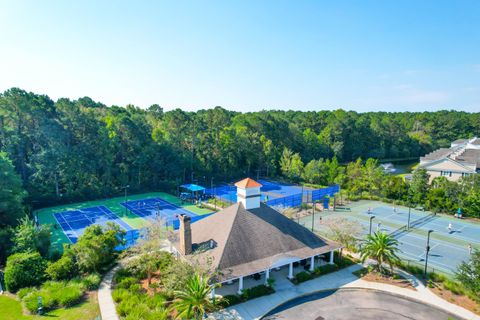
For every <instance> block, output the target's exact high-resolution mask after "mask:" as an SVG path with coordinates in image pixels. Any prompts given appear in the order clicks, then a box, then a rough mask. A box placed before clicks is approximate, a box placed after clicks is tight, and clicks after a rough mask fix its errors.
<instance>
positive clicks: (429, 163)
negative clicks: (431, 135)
mask: <svg viewBox="0 0 480 320" xmlns="http://www.w3.org/2000/svg"><path fill="white" fill-rule="evenodd" d="M419 168H424V169H425V170H427V172H428V174H429V175H430V182H431V181H432V180H433V179H434V178H436V177H445V178H447V179H448V180H450V181H458V180H459V179H460V178H461V177H465V176H468V175H471V174H476V173H478V172H480V139H479V138H477V137H474V138H472V139H459V140H455V141H453V142H452V143H451V145H450V148H440V149H437V150H435V151H433V152H431V153H429V154H427V155H425V156H424V157H421V158H420V165H419Z"/></svg>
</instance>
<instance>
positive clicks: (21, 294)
mask: <svg viewBox="0 0 480 320" xmlns="http://www.w3.org/2000/svg"><path fill="white" fill-rule="evenodd" d="M35 290H37V289H35V288H33V287H29V288H22V289H20V290H18V292H17V296H18V298H19V299H20V300H22V299H23V298H24V297H25V296H27V295H28V294H29V293H30V292H33V291H35Z"/></svg>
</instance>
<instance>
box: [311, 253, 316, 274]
mask: <svg viewBox="0 0 480 320" xmlns="http://www.w3.org/2000/svg"><path fill="white" fill-rule="evenodd" d="M314 269H315V256H313V257H311V258H310V271H313V270H314Z"/></svg>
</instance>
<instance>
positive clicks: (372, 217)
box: [368, 216, 375, 235]
mask: <svg viewBox="0 0 480 320" xmlns="http://www.w3.org/2000/svg"><path fill="white" fill-rule="evenodd" d="M373 219H375V216H371V217H370V230H369V231H368V234H369V235H371V234H372V220H373Z"/></svg>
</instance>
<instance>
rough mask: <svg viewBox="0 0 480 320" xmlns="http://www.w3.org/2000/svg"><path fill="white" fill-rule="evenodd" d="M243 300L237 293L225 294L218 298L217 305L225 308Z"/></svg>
mask: <svg viewBox="0 0 480 320" xmlns="http://www.w3.org/2000/svg"><path fill="white" fill-rule="evenodd" d="M243 301H244V300H243V299H242V298H241V297H239V296H237V295H226V296H224V297H223V298H222V300H220V302H219V305H220V306H221V307H223V308H227V307H229V306H233V305H235V304H238V303H240V302H243Z"/></svg>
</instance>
